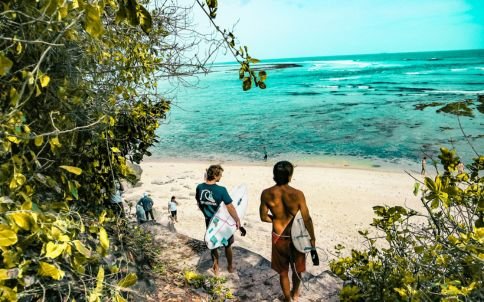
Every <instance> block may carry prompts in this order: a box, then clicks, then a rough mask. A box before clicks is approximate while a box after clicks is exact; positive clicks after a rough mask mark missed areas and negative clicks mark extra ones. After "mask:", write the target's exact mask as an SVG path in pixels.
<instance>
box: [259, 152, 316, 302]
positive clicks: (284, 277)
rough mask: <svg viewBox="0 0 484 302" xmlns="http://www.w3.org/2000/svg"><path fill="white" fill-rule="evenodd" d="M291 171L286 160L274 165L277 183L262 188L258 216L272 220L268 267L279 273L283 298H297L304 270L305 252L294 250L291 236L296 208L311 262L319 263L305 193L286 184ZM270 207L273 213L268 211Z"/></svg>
mask: <svg viewBox="0 0 484 302" xmlns="http://www.w3.org/2000/svg"><path fill="white" fill-rule="evenodd" d="M293 171H294V166H293V165H292V164H291V163H290V162H288V161H280V162H278V163H277V164H275V165H274V169H273V173H274V181H275V182H276V184H275V185H274V186H272V187H270V188H267V189H265V190H264V191H262V194H261V197H260V200H261V203H260V209H259V210H260V219H261V220H262V221H263V222H269V223H272V257H271V267H272V269H274V270H275V271H276V272H278V273H279V278H280V284H281V288H282V292H283V294H284V301H292V300H294V301H297V299H298V297H299V286H300V284H301V273H302V272H304V271H305V270H306V257H305V254H304V253H301V252H299V251H298V250H296V248H295V247H294V245H293V243H292V239H291V227H292V222H293V220H294V217H295V216H296V214H297V212H298V211H301V216H302V218H303V220H304V225H305V227H306V229H307V230H308V232H309V236H310V237H311V246H312V248H313V250H312V251H311V256H312V259H313V264H314V265H318V264H319V259H318V256H317V253H316V242H315V237H314V227H313V222H312V220H311V216H310V215H309V209H308V207H307V205H306V199H305V197H304V193H303V192H302V191H300V190H297V189H295V188H293V187H291V186H289V182H290V181H291V177H292V173H293ZM269 210H270V211H271V213H272V215H271V214H269ZM289 265H291V268H292V290H291V289H290V284H289Z"/></svg>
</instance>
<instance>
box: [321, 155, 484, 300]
mask: <svg viewBox="0 0 484 302" xmlns="http://www.w3.org/2000/svg"><path fill="white" fill-rule="evenodd" d="M439 158H440V161H441V163H442V166H443V168H444V172H443V173H442V174H440V173H439V174H438V175H437V176H436V177H435V178H434V179H431V178H430V177H425V180H424V182H423V188H422V189H420V187H419V186H420V184H419V183H417V184H416V186H415V192H414V193H415V194H421V201H422V204H423V206H424V208H425V209H426V212H425V213H419V212H418V211H416V210H413V209H406V208H403V207H400V206H395V207H387V206H375V207H373V210H374V212H375V214H376V216H377V217H376V218H374V219H373V223H372V224H371V226H372V227H374V228H375V229H376V230H377V233H380V234H383V236H381V237H371V236H370V235H369V233H368V232H367V231H360V234H361V235H362V236H363V237H364V238H365V239H366V244H367V246H366V249H365V250H360V251H358V250H352V251H351V256H349V257H340V258H339V259H336V260H333V261H332V262H331V263H330V267H331V270H332V272H334V273H335V274H337V275H338V276H339V277H340V278H342V279H343V280H344V281H345V285H344V287H343V289H342V291H341V293H340V298H341V300H342V301H483V300H484V283H483V282H484V222H483V213H484V191H483V189H484V188H483V186H484V180H483V179H482V170H483V169H484V156H479V157H477V158H475V159H474V161H473V163H472V164H470V165H468V169H469V173H466V172H464V173H461V174H457V175H456V166H457V164H458V163H459V158H458V157H457V156H456V154H455V151H454V150H452V151H449V150H447V149H445V148H442V149H441V153H440V155H439ZM340 252H341V248H340V249H339V250H338V253H340ZM340 255H341V253H340Z"/></svg>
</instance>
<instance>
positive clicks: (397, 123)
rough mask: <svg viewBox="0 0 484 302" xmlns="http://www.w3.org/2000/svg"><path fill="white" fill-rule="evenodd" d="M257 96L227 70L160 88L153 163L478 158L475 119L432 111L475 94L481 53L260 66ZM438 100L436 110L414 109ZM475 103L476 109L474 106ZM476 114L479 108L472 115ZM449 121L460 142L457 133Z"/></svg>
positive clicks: (479, 126) (483, 139) (233, 68)
mask: <svg viewBox="0 0 484 302" xmlns="http://www.w3.org/2000/svg"><path fill="white" fill-rule="evenodd" d="M254 67H256V68H258V69H264V70H266V71H267V73H268V77H267V81H266V84H267V89H265V90H261V89H259V88H256V87H253V88H252V89H251V90H250V91H245V92H244V91H242V87H241V81H240V80H239V79H238V65H237V64H236V63H223V64H215V65H214V66H213V68H212V71H211V72H210V73H208V74H206V75H205V74H200V75H198V76H197V77H195V78H191V79H188V80H187V81H188V82H189V83H191V84H192V85H193V86H192V85H190V86H189V87H183V86H178V87H172V86H168V85H167V83H166V82H163V83H160V87H163V88H164V89H166V90H167V91H168V90H170V92H168V96H169V97H171V98H173V105H172V110H171V111H170V113H169V114H168V116H167V119H166V120H164V121H162V124H161V126H160V127H159V129H158V131H157V134H158V135H159V143H157V144H156V145H155V146H154V147H153V148H152V150H151V151H152V153H153V156H154V157H158V158H170V159H180V160H186V159H189V160H210V161H220V162H227V161H241V162H259V161H262V160H263V157H264V153H265V152H267V155H268V160H269V161H271V162H274V161H275V160H279V159H289V160H292V161H295V162H296V163H297V164H305V163H306V164H316V165H317V164H323V165H324V164H325V163H334V164H337V165H338V164H349V165H350V166H351V165H352V164H353V163H363V165H364V166H365V165H366V166H368V165H369V166H374V167H379V166H385V164H389V165H395V164H396V165H400V166H401V165H418V164H417V163H418V162H419V160H420V158H421V157H422V156H424V154H427V155H429V156H430V157H433V156H435V155H436V154H437V151H438V149H439V147H441V146H445V147H448V148H455V149H456V150H457V151H458V153H459V154H460V156H461V158H462V159H463V160H464V162H465V163H467V162H469V161H470V159H471V158H473V157H475V153H474V152H473V151H472V148H471V147H470V145H469V143H468V142H470V143H471V144H472V145H473V147H474V149H475V150H477V151H478V152H479V153H481V154H482V151H484V114H483V113H481V112H479V111H478V110H474V117H467V116H461V117H460V118H459V119H458V118H457V117H456V116H455V115H451V114H448V113H443V112H437V111H438V109H440V108H441V107H443V106H444V105H445V104H447V103H450V102H454V101H464V100H472V101H473V104H472V105H471V107H474V108H475V107H477V106H478V105H479V104H480V103H479V102H478V95H479V94H484V50H466V51H445V52H420V53H391V54H374V55H347V56H326V57H324V56H323V57H304V58H286V59H273V60H264V61H261V62H260V63H259V64H255V65H254ZM431 103H438V104H439V105H437V106H428V107H425V108H419V106H422V105H425V104H431ZM481 105H484V104H481ZM481 110H482V109H481ZM459 122H460V124H461V125H462V128H463V130H464V132H465V134H466V136H467V137H465V136H464V134H463V133H462V131H461V129H460V127H459Z"/></svg>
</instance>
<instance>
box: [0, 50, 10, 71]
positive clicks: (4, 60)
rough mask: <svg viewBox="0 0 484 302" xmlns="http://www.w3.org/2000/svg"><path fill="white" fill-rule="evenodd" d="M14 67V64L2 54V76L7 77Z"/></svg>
mask: <svg viewBox="0 0 484 302" xmlns="http://www.w3.org/2000/svg"><path fill="white" fill-rule="evenodd" d="M12 66H13V62H12V61H11V60H10V59H9V58H7V57H6V56H5V55H4V54H3V53H1V52H0V76H4V75H6V74H7V73H8V72H9V71H10V68H12Z"/></svg>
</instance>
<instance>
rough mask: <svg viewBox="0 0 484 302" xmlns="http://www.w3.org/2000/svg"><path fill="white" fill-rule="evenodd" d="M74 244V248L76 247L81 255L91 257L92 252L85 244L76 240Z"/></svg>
mask: <svg viewBox="0 0 484 302" xmlns="http://www.w3.org/2000/svg"><path fill="white" fill-rule="evenodd" d="M72 243H74V246H75V247H76V249H77V251H78V252H79V253H81V254H82V255H83V256H84V257H86V258H90V257H91V251H90V250H89V249H88V248H87V247H86V246H84V244H83V243H82V242H81V241H79V240H74V241H72Z"/></svg>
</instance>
